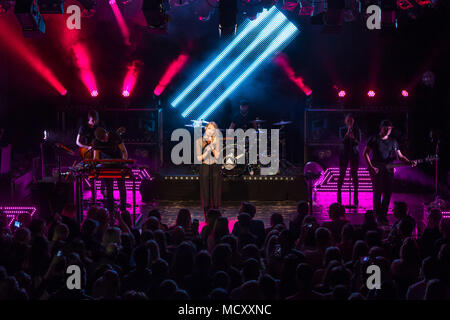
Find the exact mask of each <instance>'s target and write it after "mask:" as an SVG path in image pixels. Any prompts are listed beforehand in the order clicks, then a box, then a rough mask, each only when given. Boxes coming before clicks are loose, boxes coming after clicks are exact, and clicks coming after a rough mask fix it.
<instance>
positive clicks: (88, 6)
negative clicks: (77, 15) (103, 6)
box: [78, 0, 97, 18]
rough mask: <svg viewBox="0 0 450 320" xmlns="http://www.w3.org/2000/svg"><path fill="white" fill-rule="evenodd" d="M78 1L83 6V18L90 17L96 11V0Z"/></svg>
mask: <svg viewBox="0 0 450 320" xmlns="http://www.w3.org/2000/svg"><path fill="white" fill-rule="evenodd" d="M78 2H79V3H80V4H81V6H82V7H83V11H82V13H81V15H82V16H83V17H84V18H90V17H92V16H93V15H94V13H95V12H96V11H97V2H95V0H78Z"/></svg>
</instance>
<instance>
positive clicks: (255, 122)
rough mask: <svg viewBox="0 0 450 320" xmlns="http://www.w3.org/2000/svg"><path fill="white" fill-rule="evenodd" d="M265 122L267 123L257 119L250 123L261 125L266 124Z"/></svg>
mask: <svg viewBox="0 0 450 320" xmlns="http://www.w3.org/2000/svg"><path fill="white" fill-rule="evenodd" d="M264 122H266V120H261V119H256V120H252V121H250V123H253V124H259V123H264Z"/></svg>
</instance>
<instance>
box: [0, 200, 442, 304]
mask: <svg viewBox="0 0 450 320" xmlns="http://www.w3.org/2000/svg"><path fill="white" fill-rule="evenodd" d="M308 212H309V205H308V203H307V202H303V201H301V202H299V203H298V205H297V213H296V215H295V217H293V219H292V220H291V221H286V220H285V219H284V218H283V216H282V215H281V214H278V213H274V214H272V216H271V220H270V226H265V225H264V223H263V222H262V221H261V220H258V212H256V209H255V206H254V205H252V204H251V203H248V202H243V203H242V204H241V207H240V209H239V213H238V219H237V222H236V223H235V224H234V226H233V228H232V232H231V233H230V230H229V223H228V219H227V218H226V217H224V216H222V215H221V212H220V211H219V210H215V209H211V210H209V211H208V214H207V216H206V224H205V225H204V227H203V228H202V229H201V230H199V223H198V221H197V220H196V219H192V218H191V213H190V212H189V210H187V209H181V210H180V211H179V213H178V216H177V219H176V222H175V224H174V225H169V226H168V225H165V224H164V223H163V222H162V219H161V215H160V212H159V211H158V210H157V209H153V210H151V211H150V212H149V213H148V214H147V215H146V220H145V221H144V222H143V223H142V225H141V226H140V227H139V229H137V228H134V227H133V225H132V222H131V216H130V214H129V213H128V212H126V211H125V212H123V213H122V214H120V213H108V212H107V211H106V210H105V209H102V208H96V207H92V208H90V209H89V210H88V212H87V214H86V217H85V219H84V221H82V223H81V225H80V224H79V223H77V221H76V208H75V207H74V206H73V205H67V206H65V208H64V209H63V210H62V212H60V213H58V214H54V215H53V217H52V218H51V219H50V220H49V221H45V220H43V219H41V218H39V217H38V216H35V217H33V218H31V217H30V216H29V215H27V214H23V215H19V216H18V217H17V222H14V223H11V224H8V223H7V221H6V218H5V217H2V218H1V219H3V220H1V221H0V227H1V236H0V299H1V300H7V299H10V300H69V299H71V300H73V299H76V300H80V299H82V300H84V299H86V300H147V299H148V300H248V299H251V300H254V299H261V300H424V299H425V300H435V299H448V298H449V297H450V219H442V215H441V213H440V211H438V210H432V211H431V212H430V213H429V214H428V216H427V217H426V220H427V221H426V227H425V228H424V230H423V232H422V231H421V232H417V228H416V222H415V221H414V219H413V218H412V217H410V216H409V215H408V208H407V205H406V204H405V203H404V202H396V203H395V205H394V218H395V223H393V225H392V226H390V227H389V226H385V225H381V224H378V222H377V220H376V218H375V214H374V212H373V211H367V212H366V214H365V216H364V222H363V223H362V224H359V225H356V224H351V223H349V221H347V220H346V218H345V209H344V208H343V207H342V206H341V205H340V204H337V203H334V204H332V205H331V206H330V208H329V217H330V220H329V221H327V222H324V223H322V224H319V223H318V222H317V220H316V218H315V217H314V215H309V214H308ZM73 265H75V266H78V267H79V270H80V271H81V273H80V275H81V277H80V285H81V288H80V289H73V288H70V285H69V286H68V282H69V280H70V279H69V278H68V277H69V276H70V273H68V272H67V270H68V267H69V266H73ZM372 265H375V266H377V267H378V268H379V269H378V270H380V271H381V272H380V286H379V289H377V288H373V287H371V286H368V285H367V284H368V282H370V283H373V281H372V280H373V279H369V280H370V281H368V278H369V277H371V274H372V273H371V272H368V267H369V266H372Z"/></svg>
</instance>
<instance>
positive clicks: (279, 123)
mask: <svg viewBox="0 0 450 320" xmlns="http://www.w3.org/2000/svg"><path fill="white" fill-rule="evenodd" d="M291 123H292V121H280V122H277V123H274V124H273V125H274V126H285V125H287V124H291Z"/></svg>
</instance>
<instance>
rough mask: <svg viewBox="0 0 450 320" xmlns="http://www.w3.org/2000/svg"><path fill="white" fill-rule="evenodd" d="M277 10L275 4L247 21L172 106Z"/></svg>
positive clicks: (175, 105)
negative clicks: (254, 18) (256, 17)
mask: <svg viewBox="0 0 450 320" xmlns="http://www.w3.org/2000/svg"><path fill="white" fill-rule="evenodd" d="M276 11H277V9H276V7H275V6H273V7H272V8H271V9H269V10H264V11H263V13H262V14H261V15H260V16H259V17H258V19H256V20H253V21H250V22H247V24H246V25H245V26H244V29H243V30H242V32H240V33H239V34H238V35H237V36H236V38H234V40H233V41H232V42H231V43H230V44H229V45H228V46H227V47H226V48H225V49H224V50H223V51H222V52H221V53H220V54H219V55H218V56H217V57H216V58H215V59H214V60H213V61H212V62H211V63H210V64H209V65H208V66H207V67H206V68H205V69H204V70H203V71H202V73H200V74H199V75H198V76H197V78H195V80H194V81H192V82H191V83H190V84H189V85H188V86H187V87H186V88H185V89H184V90H183V91H182V92H181V94H179V95H178V97H177V98H175V100H173V101H172V103H171V105H172V107H174V108H176V107H177V105H178V104H179V103H180V102H181V101H182V100H183V99H184V98H185V97H186V96H187V95H188V94H189V93H190V92H191V91H192V90H193V89H194V88H195V87H196V86H197V85H198V84H199V83H200V82H201V81H202V80H203V79H204V78H205V77H206V76H207V75H208V74H209V73H210V72H211V71H212V70H213V69H214V68H215V67H216V66H217V65H218V64H219V63H220V62H221V61H222V60H223V59H224V58H225V57H226V56H227V55H228V54H229V53H230V52H231V51H232V50H233V49H234V47H236V46H237V45H238V44H239V43H240V42H241V41H242V39H243V38H244V37H245V36H246V35H248V34H249V33H250V32H251V31H252V30H254V29H255V28H256V27H257V26H258V25H260V24H261V23H262V22H263V21H265V20H266V19H267V18H268V17H270V16H271V15H272V14H274V13H275V12H276Z"/></svg>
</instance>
